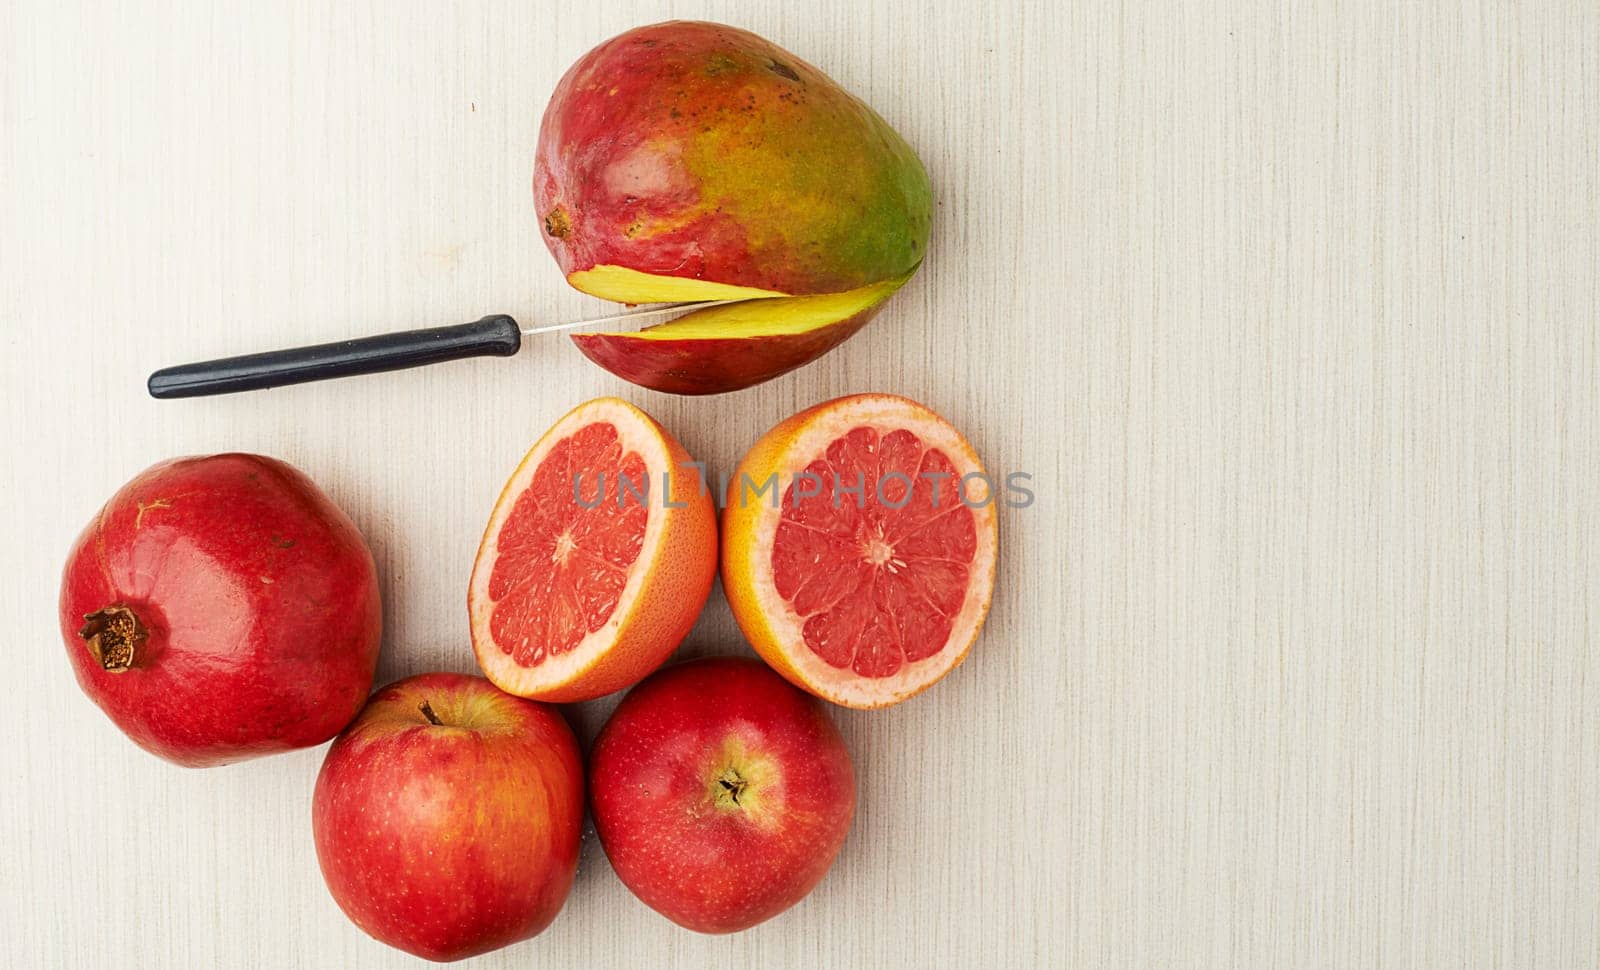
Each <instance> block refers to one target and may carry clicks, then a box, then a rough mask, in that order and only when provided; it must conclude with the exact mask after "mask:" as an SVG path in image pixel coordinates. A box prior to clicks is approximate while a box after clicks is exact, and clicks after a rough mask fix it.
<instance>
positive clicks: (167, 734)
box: [60, 454, 382, 767]
mask: <svg viewBox="0 0 1600 970" xmlns="http://www.w3.org/2000/svg"><path fill="white" fill-rule="evenodd" d="M60 620H61V635H62V639H63V640H64V641H65V642H66V647H67V657H68V659H70V660H71V661H72V667H73V671H74V673H76V675H77V678H78V684H79V686H80V687H82V688H83V692H84V693H85V694H88V695H89V698H90V699H91V700H93V701H94V702H95V703H96V704H98V705H100V708H101V710H103V711H105V712H106V715H107V716H109V717H110V718H111V720H112V721H114V722H116V725H117V726H118V727H119V728H121V729H122V731H123V732H124V733H125V734H127V735H128V737H130V738H132V739H133V741H134V742H135V743H136V744H138V745H139V746H140V747H142V748H144V749H146V750H148V751H150V752H153V753H154V754H157V755H160V756H161V757H163V758H166V759H167V760H169V761H174V762H177V763H178V764H181V765H191V766H196V767H200V766H206V765H219V764H226V763H228V762H232V761H240V760H243V759H245V758H251V757H255V756H258V755H264V754H271V753H273V752H277V751H287V750H290V749H293V748H303V747H307V746H309V745H314V744H321V743H322V742H324V741H326V740H328V739H329V738H331V737H333V736H334V735H335V734H338V733H339V731H340V730H341V729H343V728H344V726H345V725H346V724H348V723H349V722H350V720H351V719H352V718H354V717H355V716H356V713H357V712H358V711H360V710H361V707H362V705H363V704H364V703H365V701H366V698H367V694H368V692H369V691H370V690H371V689H372V675H373V671H374V668H375V667H376V666H377V661H378V640H379V634H380V629H381V624H382V617H381V611H380V605H379V601H378V581H377V573H376V570H375V569H374V567H373V562H372V553H371V552H369V551H368V549H367V546H366V543H365V542H363V541H362V538H361V534H360V532H358V531H357V530H356V527H355V524H354V523H352V522H351V521H350V519H349V518H348V517H347V516H346V515H345V514H344V513H343V512H342V511H340V509H339V508H338V506H336V505H334V504H333V502H332V501H330V500H329V499H328V497H327V496H326V495H324V494H323V493H322V491H321V490H320V489H318V488H317V486H316V485H315V484H314V483H313V482H312V481H311V480H310V479H309V478H307V477H306V476H305V475H303V474H301V473H300V472H299V471H298V470H296V469H295V468H293V467H291V466H289V465H287V464H285V463H283V462H281V461H278V460H276V459H273V458H265V457H262V456H260V455H244V454H228V455H211V456H207V457H198V458H178V459H174V460H172V461H167V462H162V463H161V464H158V465H155V466H153V467H151V468H149V469H147V470H145V471H144V472H143V473H141V474H140V475H138V476H136V477H135V478H134V479H133V480H132V481H130V482H128V483H127V484H126V485H124V486H123V487H122V488H121V490H119V491H118V492H117V494H115V495H113V496H112V497H111V500H110V501H109V502H107V503H106V505H105V507H104V508H102V509H101V510H100V513H99V514H98V515H97V516H95V518H94V521H92V522H91V523H89V526H88V528H86V529H84V531H83V534H82V535H80V536H79V537H78V540H77V542H76V543H75V544H74V545H73V547H72V552H71V553H70V554H69V555H68V557H67V565H66V569H65V570H64V571H63V574H62V577H61V603H60Z"/></svg>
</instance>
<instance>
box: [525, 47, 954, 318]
mask: <svg viewBox="0 0 1600 970" xmlns="http://www.w3.org/2000/svg"><path fill="white" fill-rule="evenodd" d="M534 196H535V199H536V201H537V204H538V214H539V218H540V219H541V220H542V221H543V234H544V238H545V242H546V244H547V245H548V246H549V247H550V251H551V252H552V253H553V254H554V255H555V257H556V260H557V262H559V263H560V265H561V269H562V271H563V272H564V273H566V274H568V276H570V275H571V274H573V273H575V272H579V271H583V270H588V269H591V268H593V267H596V266H607V265H610V266H621V267H625V268H628V269H632V270H636V271H639V272H643V273H649V274H653V275H660V276H672V277H681V278H687V279H698V280H706V281H710V282H716V283H724V284H731V285H736V286H747V287H755V288H759V289H763V290H768V291H772V292H775V293H785V294H794V295H805V294H816V293H835V292H841V291H844V290H850V289H855V288H857V287H860V286H864V285H867V284H871V283H875V282H878V281H880V280H883V279H887V278H890V277H894V276H899V275H901V274H904V273H907V272H909V271H910V270H912V269H913V268H914V267H916V266H917V265H918V263H920V262H921V260H922V258H923V255H924V250H925V249H926V247H927V241H928V225H929V220H930V218H931V214H932V204H933V203H932V189H931V186H930V184H929V181H928V175H927V172H926V171H925V170H924V169H923V167H922V163H921V162H920V161H918V159H917V156H916V154H915V152H913V151H912V150H911V148H910V146H908V145H907V144H906V142H905V140H904V139H902V138H901V137H900V136H899V134H897V133H896V132H895V131H894V129H893V128H891V127H890V126H889V125H888V123H887V122H885V121H884V120H883V119H882V118H880V117H879V116H878V115H877V114H876V113H874V112H873V110H872V109H871V108H869V107H867V106H866V105H865V104H863V103H862V102H861V101H859V100H857V99H856V98H854V97H853V96H851V95H850V94H849V93H848V92H847V91H845V90H844V89H842V88H840V87H839V86H838V85H837V84H836V83H834V82H833V81H832V80H831V79H830V78H828V77H827V76H826V75H824V74H823V73H822V72H821V71H819V70H817V69H816V68H815V67H813V66H811V65H810V64H807V63H806V62H805V61H803V60H801V59H799V58H798V57H795V56H794V55H793V54H790V53H789V52H787V51H785V50H783V49H782V48H780V47H777V46H776V45H774V44H771V43H769V42H767V41H765V40H763V39H762V38H760V37H757V36H756V35H754V34H751V33H749V32H747V31H743V30H738V29H736V28H733V27H727V26H723V25H721V24H711V23H700V22H689V21H673V22H669V23H662V24H655V25H652V26H648V27H640V28H638V29H635V30H631V31H629V32H627V33H625V34H621V35H619V36H617V37H614V38H612V39H611V40H609V41H606V42H605V43H603V44H601V45H600V46H599V47H596V48H595V49H594V50H592V51H590V52H589V53H588V54H586V55H584V57H583V58H582V59H581V60H579V61H578V62H577V63H576V64H575V65H573V67H572V68H571V69H570V70H569V71H568V72H567V74H566V76H565V77H563V78H562V80H561V82H560V84H559V85H558V86H557V88H556V91H555V94H554V96H553V97H552V98H551V100H550V105H549V107H548V108H547V109H546V111H545V116H544V122H543V125H542V126H541V128H540V133H539V148H538V156H537V159H536V161H535V167H534Z"/></svg>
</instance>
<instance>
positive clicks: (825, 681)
mask: <svg viewBox="0 0 1600 970" xmlns="http://www.w3.org/2000/svg"><path fill="white" fill-rule="evenodd" d="M773 475H776V476H777V481H778V482H779V483H780V484H779V488H778V489H773V490H771V491H769V492H768V493H767V497H766V498H762V497H758V496H756V494H755V492H754V490H753V489H751V488H745V487H743V486H742V483H744V482H752V483H757V484H759V483H762V482H764V481H766V480H767V479H768V478H769V477H770V476H773ZM982 475H983V466H982V464H981V463H980V462H979V460H978V458H977V456H976V455H975V454H974V453H973V451H972V448H971V446H970V445H968V444H967V442H966V441H965V439H963V438H962V437H961V435H960V434H959V433H958V432H957V431H956V430H955V429H954V428H952V427H951V426H950V425H949V424H948V423H947V422H945V421H944V419H943V418H940V417H939V416H938V415H937V414H934V413H933V412H932V411H930V410H928V409H927V408H925V407H923V406H922V405H920V404H917V403H916V402H914V401H909V400H906V399H905V398H899V397H892V396H889V395H867V394H864V395H855V396H852V397H846V398H839V399H838V400H835V401H829V402H827V403H825V404H821V405H818V406H816V407H814V408H811V409H810V410H808V411H804V412H802V413H800V414H798V415H796V416H794V417H793V418H790V419H789V420H787V421H785V422H783V423H782V424H780V425H778V426H777V427H776V428H773V429H772V430H771V431H769V432H768V433H767V434H766V435H765V436H764V437H763V438H762V439H761V440H760V441H759V442H757V443H756V445H755V447H753V448H752V449H751V450H750V453H749V454H747V455H746V456H745V458H744V461H743V462H741V463H740V465H739V468H738V470H737V472H736V473H735V475H734V477H733V478H732V479H731V480H730V482H729V488H728V500H727V508H726V509H725V511H724V512H723V546H722V577H723V586H724V588H725V590H726V591H727V594H728V602H729V604H730V605H731V606H732V608H733V614H734V617H735V619H736V620H737V621H738V623H739V625H740V628H741V629H742V630H743V631H744V633H745V636H746V637H747V638H748V639H749V640H750V642H751V645H752V646H754V647H755V649H756V651H757V652H758V653H760V654H761V656H762V657H763V658H764V659H766V660H767V662H768V663H770V664H772V666H773V667H774V668H776V669H777V670H778V671H779V672H780V673H782V674H784V676H786V677H788V678H789V679H790V680H791V681H793V682H794V683H796V684H797V685H799V686H801V687H803V688H805V689H806V690H809V691H811V692H812V693H813V694H816V695H817V696H819V697H823V698H825V699H827V700H830V701H833V702H835V703H838V704H844V705H847V706H850V707H862V708H870V707H883V706H886V705H888V704H894V703H897V702H899V701H901V700H904V699H905V698H907V697H910V696H912V695H913V694H916V693H918V692H919V691H921V690H924V689H926V688H927V687H928V686H930V685H932V684H933V683H934V682H936V681H938V680H939V679H940V678H942V677H943V676H944V675H945V674H947V673H949V671H950V670H951V669H953V668H954V667H955V666H956V665H957V664H958V663H960V662H961V660H962V659H963V658H964V657H965V656H966V653H967V650H968V649H969V648H970V646H971V644H972V642H973V640H975V639H976V637H977V634H978V630H979V628H980V627H981V626H982V624H983V619H984V616H985V614H986V613H987V611H988V607H989V600H990V596H991V593H992V590H993V585H994V562H995V550H996V523H995V514H994V509H993V502H992V496H990V495H989V489H988V486H987V485H986V484H985V482H986V481H987V479H985V478H983V477H982ZM780 490H781V491H780ZM779 496H781V498H778V497H779ZM771 498H778V500H777V501H770V500H768V499H771Z"/></svg>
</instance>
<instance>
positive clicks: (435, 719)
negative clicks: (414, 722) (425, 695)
mask: <svg viewBox="0 0 1600 970" xmlns="http://www.w3.org/2000/svg"><path fill="white" fill-rule="evenodd" d="M417 710H419V711H421V712H422V716H423V717H425V718H427V719H428V723H429V724H432V725H435V726H437V727H443V726H444V722H443V721H441V720H439V715H437V714H435V713H433V708H432V707H431V706H429V704H428V702H427V701H423V702H422V703H421V704H418V705H417Z"/></svg>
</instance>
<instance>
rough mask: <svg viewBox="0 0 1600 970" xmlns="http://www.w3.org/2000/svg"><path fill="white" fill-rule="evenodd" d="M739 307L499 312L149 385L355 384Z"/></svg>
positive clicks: (189, 368) (201, 369) (250, 358)
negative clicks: (535, 339)
mask: <svg viewBox="0 0 1600 970" xmlns="http://www.w3.org/2000/svg"><path fill="white" fill-rule="evenodd" d="M734 302H737V301H734V300H709V301H703V302H699V303H667V304H663V305H660V306H653V307H646V308H643V309H638V310H628V311H626V312H624V313H614V314H612V315H610V316H606V317H594V318H592V319H589V320H573V321H570V322H567V323H557V324H551V325H550V326H545V327H529V328H527V329H524V328H523V327H522V326H521V325H519V324H518V323H517V321H516V320H515V319H513V318H512V317H509V316H507V315H506V314H504V313H496V314H492V315H490V316H487V317H484V318H483V319H482V320H478V321H476V322H474V323H463V324H459V325H457V326H454V327H432V328H429V329H425V330H405V331H402V332H400V333H385V334H379V335H377V336H375V337H360V338H358V339H355V340H339V341H335V342H333V343H328V344H317V345H316V346H314V347H296V348H293V349H291V350H271V351H267V352H266V353H260V354H245V355H244V356H241V357H223V358H220V359H218V360H207V361H201V362H199V363H194V364H180V365H178V366H177V367H164V368H162V369H161V370H158V371H156V372H155V373H154V374H151V375H150V380H149V381H148V382H147V384H146V386H147V387H148V388H149V389H150V396H151V397H156V398H163V399H165V398H179V397H206V396H209V395H212V394H232V393H233V392H235V391H256V390H261V389H263V388H268V387H283V386H284V385H286V384H305V383H307V382H309V381H325V380H329V379H331V378H335V377H353V376H355V375H357V374H378V373H382V372H383V371H391V370H401V369H403V368H406V367H420V366H422V365H423V364H437V363H440V362H442V361H447V360H460V359H462V358H464V357H510V356H512V355H513V354H515V353H516V352H517V351H518V350H521V349H522V338H523V337H524V336H532V335H533V334H539V333H554V332H556V331H558V330H575V329H577V328H579V327H590V326H598V325H601V324H608V323H624V322H636V321H640V320H648V319H652V318H655V317H665V316H671V315H672V314H675V313H684V312H687V311H689V310H699V309H702V308H704V307H714V306H722V305H723V304H725V303H734Z"/></svg>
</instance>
